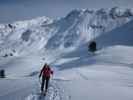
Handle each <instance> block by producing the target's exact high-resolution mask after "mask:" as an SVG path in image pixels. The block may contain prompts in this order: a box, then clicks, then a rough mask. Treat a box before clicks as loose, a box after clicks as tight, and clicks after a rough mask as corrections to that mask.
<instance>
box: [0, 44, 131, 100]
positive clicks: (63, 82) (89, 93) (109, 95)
mask: <svg viewBox="0 0 133 100" xmlns="http://www.w3.org/2000/svg"><path fill="white" fill-rule="evenodd" d="M132 50H133V47H128V46H114V47H109V48H106V49H103V50H100V51H98V52H97V55H96V56H93V57H91V56H89V55H85V54H87V51H86V52H82V51H81V52H80V50H78V51H79V52H77V53H75V54H74V55H71V52H69V53H67V54H64V55H62V56H60V59H58V60H56V62H55V63H53V64H52V65H51V66H52V67H53V69H54V72H55V73H54V77H53V78H52V80H51V81H50V86H49V91H48V94H47V96H46V97H45V98H44V97H41V98H40V97H39V95H38V93H39V88H40V85H39V84H40V83H39V81H38V74H35V75H33V76H32V75H31V76H29V75H30V73H31V70H28V69H29V68H30V67H32V69H33V70H32V72H34V71H39V70H40V67H41V65H39V63H40V61H41V59H40V60H39V59H38V60H36V58H38V57H37V56H36V57H35V56H31V57H29V56H28V57H27V59H25V58H23V57H22V58H21V60H20V61H17V60H13V62H10V63H9V64H7V65H6V66H5V69H6V71H7V73H9V74H8V77H9V78H7V79H1V80H0V92H1V95H0V99H2V100H86V99H87V100H88V99H91V100H99V99H102V100H107V99H108V100H132V99H133V96H132V92H133V87H132V86H133V78H132V75H133V69H132V65H133V61H132V59H133V56H131V54H132ZM127 51H128V53H127ZM40 58H41V57H40ZM28 59H29V60H28ZM31 59H32V60H31ZM120 59H121V61H120ZM26 62H28V63H26ZM23 64H25V65H27V66H26V67H25V72H24V68H23ZM8 66H10V67H8ZM18 66H19V67H18ZM55 66H56V68H54V67H55ZM11 68H12V69H13V70H10V69H11ZM21 68H22V70H19V69H21ZM26 70H27V71H26ZM16 72H17V73H16ZM5 85H6V86H5Z"/></svg>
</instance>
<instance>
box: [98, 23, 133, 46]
mask: <svg viewBox="0 0 133 100" xmlns="http://www.w3.org/2000/svg"><path fill="white" fill-rule="evenodd" d="M96 42H97V44H98V46H99V47H105V46H111V45H130V46H133V21H131V22H129V23H127V24H125V25H123V26H122V27H119V28H117V29H114V30H112V31H111V32H109V33H106V34H103V35H101V36H100V37H98V38H97V39H96Z"/></svg>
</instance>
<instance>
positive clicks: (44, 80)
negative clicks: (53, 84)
mask: <svg viewBox="0 0 133 100" xmlns="http://www.w3.org/2000/svg"><path fill="white" fill-rule="evenodd" d="M49 79H50V77H45V76H42V84H41V91H42V92H43V89H44V84H45V91H47V89H48V83H49Z"/></svg>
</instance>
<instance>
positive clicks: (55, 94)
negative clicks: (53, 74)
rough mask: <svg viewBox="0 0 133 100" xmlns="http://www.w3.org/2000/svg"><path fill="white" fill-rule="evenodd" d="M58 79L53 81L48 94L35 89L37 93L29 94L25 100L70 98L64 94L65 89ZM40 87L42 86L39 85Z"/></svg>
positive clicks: (62, 99)
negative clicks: (44, 94)
mask: <svg viewBox="0 0 133 100" xmlns="http://www.w3.org/2000/svg"><path fill="white" fill-rule="evenodd" d="M56 81H58V80H52V81H51V83H50V85H49V89H48V92H47V94H46V96H43V95H41V94H40V93H37V91H39V90H36V91H34V92H35V93H31V94H29V95H28V96H27V97H26V98H25V100H68V96H66V95H64V89H63V88H61V87H60V86H59V85H58V83H57V82H56ZM62 81H63V80H62ZM39 88H40V87H37V89H39Z"/></svg>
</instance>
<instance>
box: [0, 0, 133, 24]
mask: <svg viewBox="0 0 133 100" xmlns="http://www.w3.org/2000/svg"><path fill="white" fill-rule="evenodd" d="M113 6H120V7H129V8H130V7H133V0H0V23H10V22H13V21H17V20H25V19H31V18H35V17H38V16H48V17H51V18H57V17H63V16H66V14H67V13H69V12H70V11H71V10H72V9H75V8H90V9H98V8H103V7H104V8H108V7H113Z"/></svg>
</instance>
